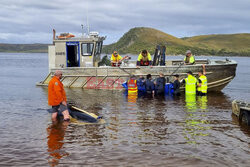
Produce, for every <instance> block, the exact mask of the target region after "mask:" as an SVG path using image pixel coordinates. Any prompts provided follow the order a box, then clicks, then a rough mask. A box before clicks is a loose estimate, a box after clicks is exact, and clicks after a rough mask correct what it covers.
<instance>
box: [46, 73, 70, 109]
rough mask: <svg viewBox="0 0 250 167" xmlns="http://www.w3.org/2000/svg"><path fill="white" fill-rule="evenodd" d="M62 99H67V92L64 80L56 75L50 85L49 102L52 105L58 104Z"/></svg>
mask: <svg viewBox="0 0 250 167" xmlns="http://www.w3.org/2000/svg"><path fill="white" fill-rule="evenodd" d="M62 101H67V99H66V93H65V91H64V88H63V84H62V82H61V81H60V80H59V79H58V78H57V77H55V76H54V77H53V78H52V79H51V80H50V81H49V85H48V104H49V105H50V106H57V105H59V104H60V103H61V102H62Z"/></svg>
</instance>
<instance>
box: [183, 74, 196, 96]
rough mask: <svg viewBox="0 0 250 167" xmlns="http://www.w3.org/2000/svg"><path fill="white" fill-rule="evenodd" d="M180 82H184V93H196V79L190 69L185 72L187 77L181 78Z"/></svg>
mask: <svg viewBox="0 0 250 167" xmlns="http://www.w3.org/2000/svg"><path fill="white" fill-rule="evenodd" d="M182 83H184V84H185V93H186V95H196V85H197V79H196V78H195V77H194V76H193V73H192V72H191V71H188V72H187V78H185V79H184V80H182Z"/></svg>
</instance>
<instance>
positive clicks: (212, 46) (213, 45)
mask: <svg viewBox="0 0 250 167" xmlns="http://www.w3.org/2000/svg"><path fill="white" fill-rule="evenodd" d="M157 44H160V45H166V46H167V54H184V53H185V52H186V50H188V49H190V50H191V51H192V52H193V53H194V54H196V55H223V56H250V49H249V48H250V47H249V46H250V34H228V35H203V36H194V37H190V38H176V37H174V36H172V35H169V34H166V33H164V32H162V31H159V30H156V29H153V28H145V27H138V28H133V29H131V30H129V31H128V32H127V33H125V34H124V35H123V36H122V37H121V38H120V39H119V41H118V42H116V43H113V44H110V45H107V46H105V47H104V49H103V52H104V53H112V52H113V51H114V50H117V51H119V52H120V53H132V54H138V53H139V52H140V51H141V50H143V49H147V50H149V52H150V53H151V54H153V53H154V50H155V47H156V45H157Z"/></svg>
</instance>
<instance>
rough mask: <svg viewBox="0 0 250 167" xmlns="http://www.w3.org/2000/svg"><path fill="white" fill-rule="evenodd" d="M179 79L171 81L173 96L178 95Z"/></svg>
mask: <svg viewBox="0 0 250 167" xmlns="http://www.w3.org/2000/svg"><path fill="white" fill-rule="evenodd" d="M180 85H181V83H180V81H179V80H175V81H174V83H173V89H174V93H173V94H174V95H175V96H180V95H181V94H180Z"/></svg>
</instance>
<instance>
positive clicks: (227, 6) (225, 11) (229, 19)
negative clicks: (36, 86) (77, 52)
mask: <svg viewBox="0 0 250 167" xmlns="http://www.w3.org/2000/svg"><path fill="white" fill-rule="evenodd" d="M0 5H1V11H0V22H1V26H0V35H1V36H0V43H3V42H6V43H51V36H52V29H53V28H55V29H56V30H57V32H71V33H74V34H79V33H81V32H82V30H81V24H84V26H85V30H86V29H87V26H86V23H87V16H88V22H89V25H90V29H91V30H93V31H99V32H100V34H102V35H105V36H107V40H106V43H112V42H115V41H117V40H118V39H119V38H120V37H121V36H122V35H123V34H124V33H125V32H127V31H128V30H129V29H130V28H133V27H152V28H156V29H159V30H162V31H164V32H166V33H169V34H171V35H174V36H177V37H184V36H194V35H202V34H218V33H242V32H245V33H249V31H250V23H249V20H250V10H249V7H250V1H248V0H237V1H236V0H231V1H228V0H217V1H216V0H210V1H201V0H189V1H186V0H178V1H172V0H154V1H152V0H126V1H124V0H95V1H91V0H71V1H70V2H69V1H66V0H43V1H34V0H19V1H16V0H8V1H7V0H6V1H3V2H2V1H1V2H0Z"/></svg>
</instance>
